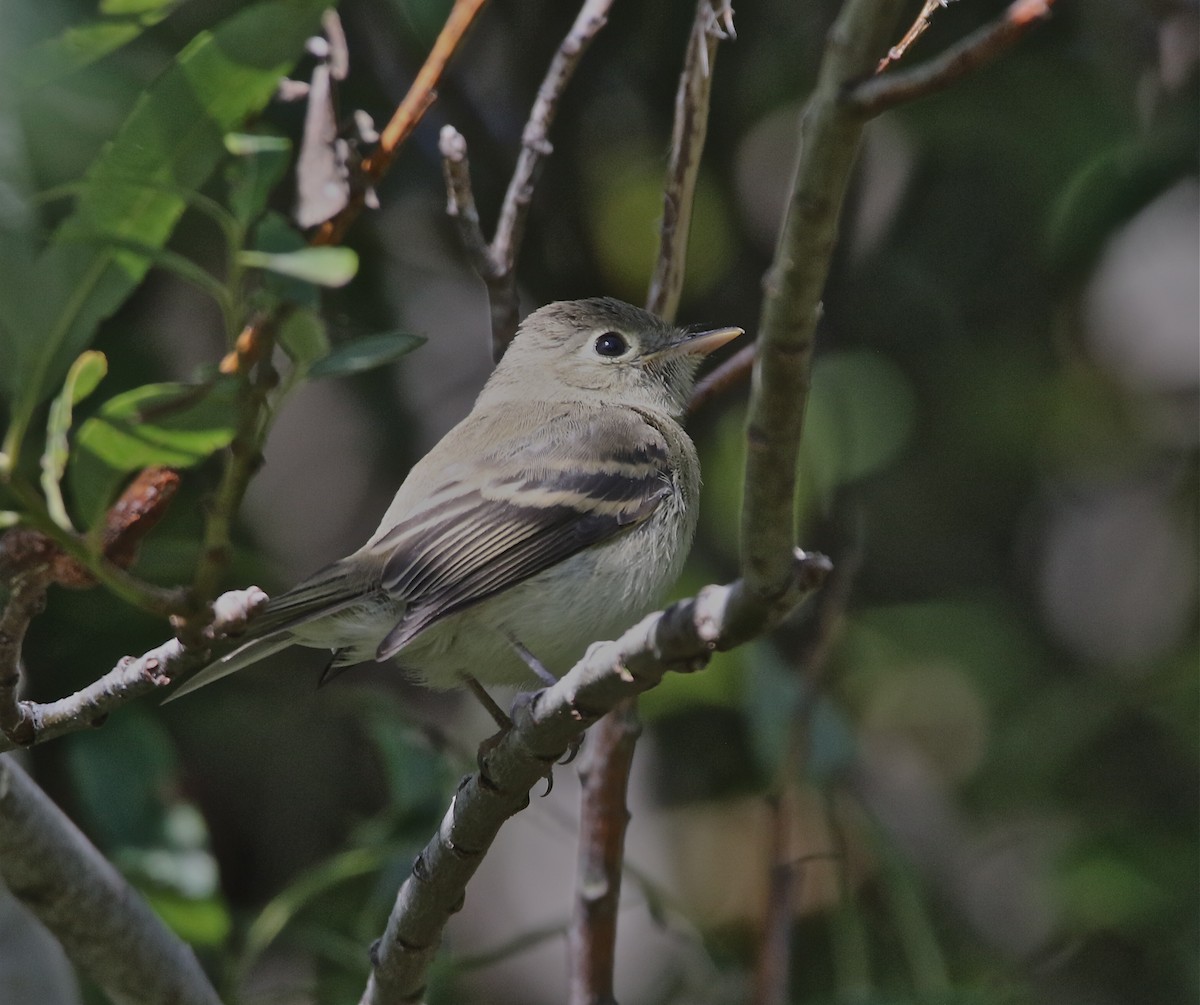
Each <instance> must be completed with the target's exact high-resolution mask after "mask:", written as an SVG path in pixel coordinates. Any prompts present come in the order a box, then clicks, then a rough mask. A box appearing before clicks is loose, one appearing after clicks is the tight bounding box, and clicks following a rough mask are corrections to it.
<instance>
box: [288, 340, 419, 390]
mask: <svg viewBox="0 0 1200 1005" xmlns="http://www.w3.org/2000/svg"><path fill="white" fill-rule="evenodd" d="M426 341H427V340H426V339H425V337H424V336H423V335H413V334H412V333H411V332H386V333H384V334H380V335H368V336H366V337H365V338H360V339H355V340H354V341H353V342H344V343H343V344H342V345H340V346H338V347H337V348H336V349H334V350H333V352H331V353H330V354H329V355H328V356H326V357H325V358H324V359H322V360H318V361H317V362H316V363H314V364H313V366H312V369H310V370H309V371H308V375H309V376H310V377H312V378H314V379H315V378H319V377H346V376H348V375H350V374H354V373H363V372H365V371H367V370H374V369H375V368H376V367H379V366H386V365H387V364H388V363H393V362H395V361H396V360H398V359H399V358H400V357H401V356H405V355H407V354H408V353H410V352H412V351H413V350H414V349H416V348H417V347H418V346H422V345H424V344H425V342H426Z"/></svg>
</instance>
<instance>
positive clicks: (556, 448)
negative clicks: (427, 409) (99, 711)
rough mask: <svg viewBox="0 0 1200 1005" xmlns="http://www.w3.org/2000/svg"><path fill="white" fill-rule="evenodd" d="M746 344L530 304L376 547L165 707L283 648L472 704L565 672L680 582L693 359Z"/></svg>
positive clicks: (288, 596)
mask: <svg viewBox="0 0 1200 1005" xmlns="http://www.w3.org/2000/svg"><path fill="white" fill-rule="evenodd" d="M740 334H742V330H741V329H740V328H718V329H716V330H714V331H705V332H691V331H686V330H681V329H679V328H676V327H674V326H672V325H669V324H667V323H666V322H664V321H662V320H661V319H659V318H657V317H655V316H654V315H652V314H649V313H647V312H646V311H643V310H640V309H638V308H636V307H632V306H630V305H629V304H626V303H622V302H621V301H619V300H613V299H609V298H597V299H591V300H574V301H563V302H560V303H553V304H550V305H548V306H546V307H543V308H541V310H538V311H535V312H534V313H533V314H531V315H530V316H529V317H528V318H526V319H525V322H524V323H523V324H522V325H521V327H520V329H519V330H518V332H517V335H516V337H515V338H514V339H513V341H512V344H511V345H510V346H509V348H508V351H507V352H506V353H505V355H504V358H503V359H502V360H501V361H500V363H499V364H498V365H497V367H496V369H495V371H494V372H493V373H492V375H491V377H490V378H489V380H488V382H487V384H486V385H485V386H484V388H483V390H482V391H481V392H480V394H479V397H478V399H477V400H476V402H475V406H474V407H473V408H472V409H471V412H470V414H469V415H468V416H467V417H466V418H465V419H463V421H462V422H460V423H459V424H458V425H457V426H455V427H454V428H453V429H452V430H451V431H450V432H449V433H447V434H446V436H445V437H444V438H443V439H442V440H441V441H440V442H439V443H438V444H437V445H436V446H435V447H434V448H433V449H432V450H431V451H430V452H429V453H428V454H427V455H426V456H425V457H424V458H423V459H422V460H421V461H419V462H418V463H417V464H416V465H415V466H414V467H413V469H412V471H410V472H409V475H408V477H407V478H406V479H405V481H404V484H403V485H401V486H400V489H399V491H398V492H397V493H396V497H395V499H393V500H392V504H391V506H389V507H388V510H387V512H386V513H385V514H384V516H383V520H382V521H381V522H380V524H379V528H378V530H376V531H375V533H374V534H372V535H371V538H370V540H369V541H367V543H366V544H364V545H363V546H362V547H361V548H359V549H358V551H356V552H354V553H353V554H352V555H349V556H347V557H346V558H343V559H341V560H340V561H337V562H334V563H333V564H332V565H329V566H327V567H326V568H324V569H322V570H321V571H320V572H318V573H316V574H315V575H313V576H311V577H310V578H308V579H307V580H305V581H304V582H302V583H301V584H300V585H299V586H297V587H295V588H294V589H292V590H289V591H287V592H286V593H283V594H281V595H279V596H277V597H274V598H273V599H271V601H270V602H269V603H268V604H267V606H266V609H265V611H264V613H262V614H261V615H260V616H258V617H256V618H255V619H254V620H253V621H251V623H250V625H249V627H248V633H249V637H248V638H247V639H246V640H245V641H243V642H242V643H241V645H240V646H238V648H236V649H234V650H233V651H232V652H230V653H228V654H227V655H225V656H222V657H221V658H220V659H218V660H217V661H216V662H214V663H212V664H211V665H209V666H208V667H205V668H204V669H202V670H201V671H200V672H199V673H197V674H196V675H195V676H194V677H192V678H191V679H190V680H188V681H187V682H186V683H185V684H184V685H183V686H182V687H181V688H179V690H178V691H176V693H175V695H173V696H172V697H178V696H179V695H182V694H186V693H187V692H189V691H193V690H195V689H196V688H198V687H201V686H203V685H205V684H208V683H210V682H212V681H214V680H217V679H219V678H221V677H224V676H225V675H226V674H230V673H233V672H234V671H235V670H239V669H241V668H242V667H245V666H248V665H249V664H251V663H254V662H257V661H258V660H260V659H262V658H263V657H265V656H268V655H270V654H271V653H274V652H277V651H278V650H280V649H283V648H285V647H287V646H291V645H301V646H308V647H311V648H315V649H326V650H329V651H331V652H332V654H333V659H332V662H331V663H330V665H329V668H328V669H327V670H326V674H327V675H328V674H330V673H331V672H334V671H336V670H338V669H341V668H344V667H347V666H351V665H353V664H356V663H363V662H368V661H371V660H375V661H379V662H384V661H388V660H395V661H396V662H397V663H398V664H400V666H401V667H402V668H403V669H404V670H406V671H408V673H410V674H411V675H412V676H413V677H415V678H416V679H418V680H420V681H422V682H424V683H426V684H428V685H430V686H432V687H437V688H450V687H457V686H462V685H463V684H467V685H469V686H471V687H472V688H473V689H474V690H475V691H476V693H481V691H482V688H481V684H516V685H525V686H529V685H531V684H533V683H534V682H535V681H537V680H538V678H539V677H541V678H546V677H553V676H557V675H560V674H562V673H564V672H566V670H568V669H569V668H570V667H571V666H572V665H573V664H574V663H575V661H576V660H578V659H579V657H580V656H581V655H582V653H583V650H584V648H585V647H586V646H587V644H588V643H590V642H592V641H595V640H597V639H606V638H611V637H613V636H615V635H616V634H617V633H619V632H621V631H623V630H624V629H626V628H628V627H629V626H630V625H631V624H632V623H633V622H634V621H636V620H637V619H638V618H639V617H641V616H642V615H644V614H645V613H647V612H648V611H649V610H651V609H652V608H653V607H654V606H655V605H656V603H657V602H658V600H659V597H660V595H661V593H662V592H663V591H664V590H665V589H666V588H667V587H668V586H670V584H671V583H672V582H674V580H675V579H676V577H677V576H678V575H679V572H680V569H681V568H682V566H683V562H684V559H685V558H686V557H687V552H688V549H689V547H690V545H691V541H692V536H693V534H694V532H695V529H696V517H697V509H698V496H699V490H700V465H699V461H698V460H697V458H696V450H695V448H694V447H693V446H692V442H691V440H690V439H689V438H688V436H687V434H686V433H685V432H684V431H683V428H682V427H681V426H680V425H679V421H678V420H679V418H680V417H681V416H682V415H683V413H684V410H685V407H686V404H687V400H688V396H689V394H690V393H691V389H692V384H693V381H694V377H695V373H696V369H697V368H698V366H699V364H700V360H701V359H702V358H703V357H704V356H705V355H706V354H708V353H709V352H712V351H713V350H714V349H716V348H718V347H719V346H722V345H724V344H725V343H726V342H728V341H730V340H731V339H733V338H736V337H737V336H738V335H740ZM481 697H484V696H483V695H482V694H481ZM485 700H486V699H485Z"/></svg>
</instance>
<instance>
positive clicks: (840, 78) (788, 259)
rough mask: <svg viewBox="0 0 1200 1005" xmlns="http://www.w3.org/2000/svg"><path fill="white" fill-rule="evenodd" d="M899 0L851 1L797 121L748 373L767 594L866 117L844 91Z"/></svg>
mask: <svg viewBox="0 0 1200 1005" xmlns="http://www.w3.org/2000/svg"><path fill="white" fill-rule="evenodd" d="M903 6H904V4H903V0H847V2H846V4H845V6H844V7H843V8H842V11H841V14H840V15H839V16H838V19H837V21H836V22H834V25H833V27H832V28H831V29H830V32H829V36H828V39H827V42H826V48H825V54H824V57H823V58H822V60H821V70H820V74H819V76H818V79H817V85H816V89H815V90H814V91H813V94H812V96H811V98H810V99H809V102H808V107H807V108H806V109H805V112H804V116H803V121H802V123H801V140H800V159H799V162H798V164H797V167H796V175H795V178H794V179H793V182H792V193H791V197H790V199H789V202H788V207H787V213H786V216H785V218H784V222H783V226H782V228H781V230H780V236H779V245H778V248H777V249H776V253H775V261H774V263H773V264H772V266H771V268H770V271H769V272H768V273H767V276H766V279H765V282H764V287H765V295H764V298H763V310H762V324H761V328H760V331H759V336H758V355H757V359H756V360H755V364H754V371H753V378H752V381H751V393H750V409H749V418H748V422H747V428H746V439H747V451H746V475H745V483H744V484H745V488H744V490H743V500H742V529H741V556H742V558H741V561H742V576H743V577H744V579H745V581H746V584H747V586H748V587H749V588H750V589H751V590H752V591H753V592H755V593H758V594H760V595H762V596H763V597H771V596H773V595H774V593H775V592H776V591H777V590H780V589H785V588H786V586H787V581H788V575H789V573H788V556H789V554H790V551H791V547H792V542H793V538H794V535H795V513H794V506H795V496H796V452H797V450H798V449H799V447H800V436H801V433H802V431H803V427H804V409H805V406H806V404H807V400H808V388H809V380H810V376H811V370H812V352H813V339H814V335H815V332H816V327H817V320H818V317H819V315H820V305H821V294H822V291H823V289H824V286H825V277H826V276H827V275H828V273H829V259H830V255H831V253H832V250H833V246H834V242H835V241H836V238H837V227H838V217H839V214H840V212H841V206H842V200H843V197H844V194H845V190H846V184H847V181H848V179H849V176H850V168H851V166H852V164H853V162H854V158H855V155H856V154H857V152H858V143H859V138H860V136H861V133H862V127H863V120H862V119H861V118H860V117H859V116H858V115H856V114H854V113H852V112H851V111H850V110H849V109H847V108H846V107H845V105H844V104H843V102H842V95H843V94H844V93H845V90H846V87H847V86H848V85H849V84H850V83H851V82H852V81H855V80H859V79H861V78H862V77H865V76H867V75H868V74H869V73H870V72H871V70H872V68H873V67H874V65H875V62H876V59H877V55H876V54H877V53H878V52H879V51H880V50H881V49H882V48H883V47H884V45H885V44H886V40H887V38H888V36H889V34H890V33H891V31H892V26H893V25H894V24H895V22H896V19H897V17H898V15H899V13H900V10H901V9H902V7H903Z"/></svg>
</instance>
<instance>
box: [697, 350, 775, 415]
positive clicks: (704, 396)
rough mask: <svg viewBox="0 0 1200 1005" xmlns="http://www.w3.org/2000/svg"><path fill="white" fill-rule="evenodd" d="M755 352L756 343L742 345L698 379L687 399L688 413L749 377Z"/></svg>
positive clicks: (698, 409)
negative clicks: (690, 395)
mask: <svg viewBox="0 0 1200 1005" xmlns="http://www.w3.org/2000/svg"><path fill="white" fill-rule="evenodd" d="M757 352H758V345H757V344H756V343H754V342H751V343H749V344H748V345H744V346H742V348H740V349H739V350H738V351H737V352H735V353H734V354H733V355H732V356H730V357H729V359H727V360H725V362H724V363H722V364H721V365H720V366H718V367H717V368H716V369H714V370H711V371H709V372H708V373H707V374H706V375H705V376H704V377H702V378H701V379H700V380H698V381H697V382H696V386H695V388H693V390H692V397H691V398H690V399H689V400H688V406H687V410H688V415H694V414H695V413H696V412H698V411H700V409H702V408H703V407H704V406H705V405H707V404H708V403H709V402H710V401H712V400H713V399H714V398H718V397H720V396H721V395H722V394H724V393H725V392H726V391H728V390H729V389H730V388H732V387H734V386H735V385H737V384H740V383H741V382H742V381H744V380H745V379H746V378H747V377H749V376H750V371H751V370H752V369H753V368H754V357H755V354H756V353H757Z"/></svg>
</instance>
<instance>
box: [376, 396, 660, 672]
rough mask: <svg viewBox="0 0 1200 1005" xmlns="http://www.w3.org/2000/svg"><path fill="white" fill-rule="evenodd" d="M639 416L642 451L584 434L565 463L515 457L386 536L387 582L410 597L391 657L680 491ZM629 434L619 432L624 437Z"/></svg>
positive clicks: (382, 544) (386, 647) (389, 640)
mask: <svg viewBox="0 0 1200 1005" xmlns="http://www.w3.org/2000/svg"><path fill="white" fill-rule="evenodd" d="M634 421H636V422H637V428H636V430H635V431H636V432H637V434H638V436H639V437H640V442H637V443H636V445H635V446H633V447H629V446H626V447H623V448H621V449H618V450H606V443H607V442H609V441H611V440H612V439H613V437H611V436H609V437H602V436H600V435H598V431H597V430H596V429H595V428H592V427H589V429H587V430H585V433H590V434H591V435H590V436H586V435H585V436H582V437H577V439H576V441H575V442H573V443H572V449H571V451H570V452H568V453H566V454H565V455H564V456H563V457H562V458H561V459H559V460H557V462H556V463H555V462H551V461H548V460H547V459H546V458H544V457H534V458H531V459H530V462H529V463H527V464H525V465H523V466H522V467H521V469H520V470H518V471H517V472H513V470H512V466H511V463H508V464H505V465H503V466H500V465H497V468H496V470H497V472H499V471H501V470H502V471H503V474H500V473H497V474H495V475H493V476H492V477H491V478H485V479H484V481H483V484H482V485H481V486H480V487H478V488H475V489H473V490H465V489H464V490H462V491H461V494H459V495H457V496H454V497H451V498H447V497H446V496H445V495H444V494H442V495H441V496H440V498H439V503H438V504H437V506H436V507H434V509H432V510H430V511H426V512H424V513H421V514H417V515H416V516H414V517H413V518H412V519H411V520H408V521H405V522H403V523H402V524H400V525H399V526H397V527H396V528H395V529H394V530H393V531H391V532H389V533H388V534H387V535H385V536H384V537H383V538H381V539H380V540H379V541H378V542H377V547H379V548H386V549H387V555H386V559H385V560H384V563H383V572H382V577H381V580H380V585H381V587H382V588H383V589H384V590H385V591H387V592H388V593H390V594H391V595H392V596H394V597H397V598H403V599H404V600H405V602H406V603H405V609H404V615H403V617H402V618H401V619H400V621H399V622H398V623H397V624H396V626H395V627H394V628H393V629H392V631H391V632H389V633H388V635H387V637H386V638H384V640H383V642H381V643H380V645H379V648H378V651H377V653H376V658H377V659H379V660H386V659H388V658H390V657H391V656H394V655H395V654H396V653H397V652H399V651H400V650H401V649H403V648H404V647H405V646H406V645H408V644H409V643H410V642H412V640H413V639H414V638H416V637H417V635H419V634H420V633H421V632H423V631H424V630H425V629H427V628H429V627H430V626H431V625H433V624H435V623H436V622H437V621H439V620H440V619H442V618H444V617H447V616H448V615H450V614H454V613H456V612H458V611H461V610H464V609H465V608H467V607H470V606H472V605H474V604H477V603H479V602H480V601H482V600H485V599H487V598H488V597H490V596H492V595H494V594H496V593H499V592H501V591H502V590H506V589H508V588H510V587H512V586H514V585H516V584H517V583H520V582H522V581H524V580H526V579H529V578H530V577H532V576H535V575H537V574H538V573H540V572H543V571H545V570H546V569H549V568H551V567H552V566H554V565H556V564H557V563H559V562H561V561H563V560H565V559H567V558H569V557H570V556H572V555H574V554H577V553H579V552H581V551H583V550H585V549H587V548H589V547H592V546H593V545H596V544H599V543H601V542H603V541H605V540H608V539H610V538H612V537H614V536H615V535H617V534H620V533H622V532H623V531H625V530H626V529H628V528H629V527H632V526H634V525H636V524H638V523H640V522H642V521H643V520H645V519H647V518H648V517H649V516H650V515H651V514H652V513H653V512H654V511H655V510H656V509H657V508H658V506H659V505H660V504H661V503H662V501H663V499H665V498H666V497H667V496H669V495H670V494H671V493H672V491H673V482H672V474H671V468H670V455H669V452H668V450H667V446H666V443H665V442H664V440H663V439H662V436H661V434H660V433H659V432H658V431H657V430H656V429H654V428H653V427H651V426H649V425H648V424H646V423H644V422H642V421H641V420H637V419H635V420H634ZM617 439H620V438H617Z"/></svg>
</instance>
